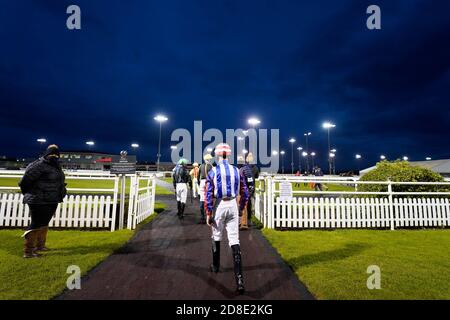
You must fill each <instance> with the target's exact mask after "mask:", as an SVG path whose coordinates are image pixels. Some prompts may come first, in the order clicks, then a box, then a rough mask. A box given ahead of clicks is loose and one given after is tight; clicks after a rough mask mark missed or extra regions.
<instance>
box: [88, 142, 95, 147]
mask: <svg viewBox="0 0 450 320" xmlns="http://www.w3.org/2000/svg"><path fill="white" fill-rule="evenodd" d="M86 144H87V145H88V146H93V145H95V142H94V141H86Z"/></svg>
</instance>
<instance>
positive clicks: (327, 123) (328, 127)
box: [322, 121, 336, 174]
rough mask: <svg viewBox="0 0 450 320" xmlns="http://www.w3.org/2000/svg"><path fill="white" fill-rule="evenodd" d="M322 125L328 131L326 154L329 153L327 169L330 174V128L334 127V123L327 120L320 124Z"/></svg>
mask: <svg viewBox="0 0 450 320" xmlns="http://www.w3.org/2000/svg"><path fill="white" fill-rule="evenodd" d="M322 127H323V128H324V129H327V132H328V155H329V157H328V169H329V171H328V173H329V174H331V159H332V157H331V156H330V155H331V142H330V140H331V139H330V129H332V128H335V127H336V125H335V124H333V123H331V122H328V121H327V122H324V123H323V124H322Z"/></svg>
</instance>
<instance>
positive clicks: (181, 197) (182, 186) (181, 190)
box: [176, 183, 188, 203]
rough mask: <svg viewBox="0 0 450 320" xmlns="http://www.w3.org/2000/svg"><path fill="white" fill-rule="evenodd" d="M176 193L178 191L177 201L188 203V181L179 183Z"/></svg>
mask: <svg viewBox="0 0 450 320" xmlns="http://www.w3.org/2000/svg"><path fill="white" fill-rule="evenodd" d="M176 193H177V201H181V202H182V203H186V200H187V194H188V187H187V183H177V186H176Z"/></svg>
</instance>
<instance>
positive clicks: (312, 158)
mask: <svg viewBox="0 0 450 320" xmlns="http://www.w3.org/2000/svg"><path fill="white" fill-rule="evenodd" d="M315 156H316V153H315V152H311V160H312V167H313V170H314V167H315V165H314V157H315Z"/></svg>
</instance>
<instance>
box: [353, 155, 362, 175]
mask: <svg viewBox="0 0 450 320" xmlns="http://www.w3.org/2000/svg"><path fill="white" fill-rule="evenodd" d="M361 158H362V156H361V155H360V154H356V155H355V159H356V163H357V167H358V175H359V170H360V168H359V160H361Z"/></svg>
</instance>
